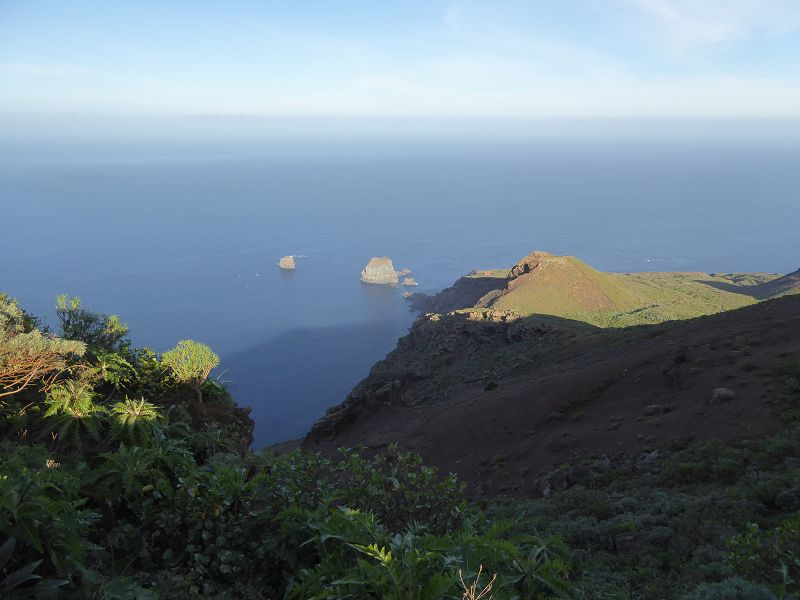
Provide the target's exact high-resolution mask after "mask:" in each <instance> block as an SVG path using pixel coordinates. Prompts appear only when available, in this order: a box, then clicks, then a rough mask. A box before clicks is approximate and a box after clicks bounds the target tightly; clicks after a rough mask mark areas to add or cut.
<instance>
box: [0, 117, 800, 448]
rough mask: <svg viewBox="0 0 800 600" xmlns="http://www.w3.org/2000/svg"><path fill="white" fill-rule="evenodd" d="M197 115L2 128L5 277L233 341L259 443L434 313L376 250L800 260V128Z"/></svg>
mask: <svg viewBox="0 0 800 600" xmlns="http://www.w3.org/2000/svg"><path fill="white" fill-rule="evenodd" d="M195 125H196V122H195V121H192V122H189V123H188V124H186V123H183V124H182V125H181V127H180V128H174V130H170V128H168V127H167V128H164V130H163V131H161V129H160V128H159V127H157V126H154V127H150V128H149V129H147V131H146V132H145V133H142V132H141V131H138V130H137V128H136V127H128V128H127V129H125V128H122V129H123V130H121V131H117V130H115V128H114V127H110V126H108V127H104V128H100V129H97V130H95V131H93V132H91V134H88V133H85V132H83V131H82V129H81V128H77V127H75V128H72V129H69V130H64V129H62V130H58V129H57V128H56V129H54V130H53V131H49V130H47V129H41V130H37V131H36V132H35V134H30V135H22V134H21V133H20V132H19V131H17V130H14V131H11V132H10V133H9V132H6V133H0V291H4V292H7V293H9V294H10V295H11V296H13V297H15V298H17V299H19V301H20V302H21V304H22V305H23V306H24V307H25V308H26V309H28V310H29V311H30V312H33V313H34V314H37V315H40V316H42V317H43V318H45V319H46V320H47V321H48V322H50V323H51V324H52V323H53V317H54V311H53V307H54V302H55V297H56V295H58V294H61V293H67V294H71V295H77V296H79V297H80V298H81V300H82V302H83V305H84V306H85V307H86V308H89V309H91V310H96V311H100V312H105V313H114V314H118V315H120V317H121V318H122V320H123V321H124V322H125V323H127V324H128V325H129V327H130V333H131V338H132V340H133V342H134V343H135V344H136V345H138V346H148V347H151V348H153V349H155V350H157V351H164V350H167V349H169V348H170V347H172V346H174V345H175V344H176V343H177V342H178V341H179V340H181V339H185V338H191V339H195V340H198V341H201V342H204V343H207V344H209V345H210V346H211V347H212V348H213V349H214V350H215V351H216V352H217V353H218V354H219V355H220V357H221V365H220V367H219V368H218V369H217V370H216V371H215V372H214V373H213V374H212V377H215V378H217V379H218V380H219V381H221V382H224V383H225V384H226V385H227V386H228V387H229V389H230V390H231V392H232V394H233V396H234V398H235V399H236V400H237V402H238V403H240V404H243V405H249V406H251V407H252V417H253V419H254V420H255V423H256V428H255V443H254V446H255V447H257V448H259V447H264V446H268V445H270V444H274V443H277V442H281V441H284V440H289V439H295V438H298V437H301V436H303V435H304V433H305V432H307V431H308V429H309V428H310V426H311V425H312V424H313V422H314V421H315V420H316V419H317V418H319V417H320V416H321V415H323V414H324V412H325V410H326V409H327V408H328V407H330V406H332V405H334V404H337V403H339V402H341V401H342V400H343V399H344V398H345V396H346V395H347V393H348V392H349V391H350V390H351V389H352V388H353V386H354V385H355V384H356V383H358V381H359V380H361V379H362V378H363V377H365V376H366V375H367V374H368V373H369V370H370V368H371V367H372V365H373V364H374V363H375V362H376V361H378V360H380V359H382V358H383V357H384V356H385V355H386V354H387V353H388V352H389V351H391V350H392V349H393V348H394V347H395V344H396V343H397V339H398V338H399V337H400V336H402V335H404V334H405V333H406V332H407V330H408V328H409V327H410V325H411V324H412V323H413V321H414V319H415V316H416V315H415V313H414V312H413V311H412V310H411V308H410V307H409V305H408V302H407V301H406V300H404V299H403V297H402V292H403V289H402V288H396V287H392V286H379V285H369V284H363V283H361V281H360V279H359V273H360V271H361V269H362V268H363V267H364V266H365V265H366V263H367V261H368V260H369V259H370V258H371V257H373V256H389V257H391V258H392V260H393V261H394V264H395V266H396V267H397V268H407V269H411V270H412V271H413V275H412V276H413V277H414V278H415V279H416V280H417V281H418V283H419V285H418V286H417V287H416V288H414V289H413V291H421V292H427V293H434V292H436V291H438V290H440V289H442V288H443V287H446V286H448V285H450V284H451V283H453V282H454V281H455V280H456V279H457V278H458V277H459V276H461V275H463V274H466V273H468V272H469V271H471V270H473V269H476V268H507V267H510V266H512V265H513V264H514V263H515V262H516V261H517V260H518V259H519V258H521V257H522V256H524V255H525V254H527V253H529V252H531V251H533V250H535V249H538V250H546V251H549V252H553V253H557V254H570V255H575V256H578V257H579V258H581V259H583V260H584V261H586V262H588V263H589V264H591V265H593V266H594V267H596V268H599V269H603V270H609V271H618V272H631V271H656V270H677V271H705V272H742V271H760V272H774V273H785V272H789V271H793V270H795V269H797V268H798V267H800V127H798V125H797V123H789V124H785V123H766V124H764V123H746V124H744V125H742V124H739V123H725V122H722V123H712V124H708V123H682V124H680V126H676V125H674V124H669V123H667V124H663V123H660V124H658V123H657V124H648V123H640V124H638V125H637V126H636V127H631V126H629V125H627V124H619V123H617V124H615V123H611V124H609V123H603V124H591V123H588V124H587V123H568V124H561V125H559V126H553V125H552V124H542V123H525V124H522V125H515V124H509V123H503V124H501V125H498V126H495V125H493V124H491V123H488V124H487V123H482V124H479V126H472V127H471V126H470V124H465V125H464V126H463V127H459V126H458V124H455V125H453V124H450V125H448V127H447V128H439V129H437V128H436V127H428V126H427V125H426V124H425V123H421V124H420V123H414V124H413V126H404V125H403V124H400V125H398V124H394V125H391V124H390V126H384V127H377V128H376V127H373V126H372V125H369V124H368V125H366V126H364V125H362V126H360V127H353V128H350V127H348V126H337V127H326V128H320V130H319V131H318V132H317V130H316V128H315V127H314V126H313V124H312V126H306V127H304V128H301V131H300V132H299V133H297V134H293V132H292V131H291V128H277V129H275V128H272V129H270V128H269V127H253V128H252V130H251V128H250V127H249V126H248V124H247V123H242V122H241V121H239V122H237V123H236V125H235V127H232V129H234V130H235V132H236V134H235V135H234V134H229V133H228V131H227V128H226V125H225V123H221V124H220V123H215V125H214V127H205V128H204V127H203V126H202V123H201V125H200V126H198V129H199V130H201V131H202V133H198V134H196V135H195V134H194V133H193V131H194V130H193V128H194V127H195ZM472 125H474V124H472ZM290 254H291V255H294V256H296V257H297V269H296V270H295V271H284V270H281V269H279V268H278V267H277V266H276V263H277V262H278V259H279V258H280V257H281V256H283V255H290Z"/></svg>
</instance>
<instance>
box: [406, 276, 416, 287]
mask: <svg viewBox="0 0 800 600" xmlns="http://www.w3.org/2000/svg"><path fill="white" fill-rule="evenodd" d="M403 285H417V281H416V279H414V278H413V277H406V278H404V279H403Z"/></svg>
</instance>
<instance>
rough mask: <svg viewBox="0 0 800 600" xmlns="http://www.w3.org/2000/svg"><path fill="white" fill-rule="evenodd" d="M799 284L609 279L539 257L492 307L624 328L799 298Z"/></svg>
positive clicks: (689, 276) (694, 276)
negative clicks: (781, 298) (790, 295)
mask: <svg viewBox="0 0 800 600" xmlns="http://www.w3.org/2000/svg"><path fill="white" fill-rule="evenodd" d="M795 283H796V281H795V280H794V279H792V278H791V276H784V277H780V276H778V275H774V274H766V273H747V274H741V273H734V274H712V275H709V274H707V273H668V272H665V273H605V272H602V271H598V270H597V269H594V268H592V267H590V266H589V265H587V264H586V263H584V262H583V261H581V260H580V259H578V258H575V257H574V256H553V255H550V254H546V253H543V252H537V253H534V254H531V255H529V256H528V257H525V259H523V260H522V261H520V263H518V264H517V265H516V266H515V267H514V269H512V271H511V273H510V275H509V278H508V280H507V284H506V287H505V289H504V290H503V291H502V293H501V294H499V295H498V296H497V297H496V298H495V299H494V300H493V301H492V303H491V307H492V308H495V309H498V310H506V311H514V312H516V313H519V314H521V315H523V316H528V315H533V314H545V315H554V316H559V317H565V318H568V319H575V320H579V321H585V322H588V323H591V324H593V325H597V326H599V327H625V326H630V325H642V324H651V323H659V322H663V321H669V320H675V319H687V318H692V317H697V316H701V315H708V314H714V313H718V312H722V311H726V310H731V309H735V308H740V307H742V306H747V305H749V304H754V303H755V302H758V301H759V300H763V299H767V298H771V297H774V296H776V295H785V294H787V293H797V291H798V290H799V289H800V286H797V285H795V286H794V287H792V284H795ZM773 288H774V292H775V293H773Z"/></svg>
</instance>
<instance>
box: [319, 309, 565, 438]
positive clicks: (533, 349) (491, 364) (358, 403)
mask: <svg viewBox="0 0 800 600" xmlns="http://www.w3.org/2000/svg"><path fill="white" fill-rule="evenodd" d="M579 328H580V326H579ZM576 332H577V330H576V329H575V328H574V327H573V326H572V325H569V324H566V325H565V324H561V323H559V322H557V321H555V320H552V319H530V318H528V319H522V318H520V317H519V315H516V314H514V313H511V312H503V311H496V310H486V309H476V310H471V311H457V312H451V313H448V314H444V315H442V314H425V315H421V316H420V317H419V318H418V319H417V321H416V322H415V323H414V325H413V326H412V327H411V330H410V331H409V334H408V335H406V336H405V337H402V338H400V340H399V341H398V344H397V348H396V349H395V350H393V351H392V352H391V353H389V355H388V356H387V357H386V358H385V359H384V360H382V361H380V362H378V363H377V364H376V365H375V366H374V367H373V368H372V371H371V372H370V374H369V376H368V377H367V378H366V379H364V380H363V381H362V382H361V383H359V384H358V386H356V388H355V389H354V390H353V391H352V392H351V393H350V394H349V395H348V396H347V398H346V399H345V400H344V402H342V403H341V404H339V405H337V406H334V407H332V408H330V409H328V411H327V412H326V414H325V416H323V417H322V418H321V419H319V420H318V421H317V423H315V424H314V426H313V428H312V430H311V432H310V433H309V434H308V436H307V437H306V442H305V443H306V444H313V443H315V442H316V441H319V440H329V439H334V438H335V437H336V436H337V434H338V433H339V432H340V431H342V430H344V429H346V428H347V427H348V426H349V425H351V424H352V423H353V422H354V421H356V420H358V419H359V418H361V417H362V416H364V415H368V414H370V413H371V412H373V411H375V410H377V409H378V408H380V407H381V406H384V405H387V404H388V405H402V406H407V407H410V406H424V405H431V404H437V403H439V402H442V401H446V400H447V399H448V398H450V397H452V396H453V395H456V394H457V393H458V391H459V390H460V389H461V387H463V386H465V385H473V386H474V385H476V384H477V385H481V386H489V387H491V386H492V384H493V382H494V381H495V380H497V379H498V378H499V377H501V376H503V375H504V374H506V373H508V372H510V371H513V370H515V369H517V368H519V367H521V366H522V365H525V364H528V363H530V362H532V361H533V360H535V358H536V355H537V352H539V351H545V349H547V348H552V347H553V346H554V345H556V344H558V343H561V342H563V341H564V340H565V339H569V338H571V337H573V336H575V335H576Z"/></svg>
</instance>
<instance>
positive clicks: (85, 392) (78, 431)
mask: <svg viewBox="0 0 800 600" xmlns="http://www.w3.org/2000/svg"><path fill="white" fill-rule="evenodd" d="M96 397H97V394H96V393H95V392H94V391H93V390H92V388H91V386H89V384H87V383H86V382H85V381H81V380H78V379H67V380H66V381H63V382H61V383H59V384H57V385H55V386H53V388H52V389H51V390H50V392H49V393H48V394H47V399H46V404H47V411H46V412H45V413H44V416H45V418H46V421H45V425H46V426H47V428H48V430H49V431H50V432H51V434H52V436H53V439H54V440H56V442H57V443H61V444H66V443H71V444H73V446H74V447H80V446H81V444H82V443H83V442H84V439H85V436H87V435H88V436H89V437H90V438H92V439H95V440H97V439H99V437H100V419H101V418H102V417H104V416H105V415H106V410H105V409H104V408H103V407H102V406H98V405H97V404H95V402H94V399H95V398H96Z"/></svg>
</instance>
